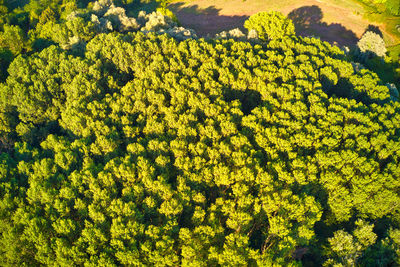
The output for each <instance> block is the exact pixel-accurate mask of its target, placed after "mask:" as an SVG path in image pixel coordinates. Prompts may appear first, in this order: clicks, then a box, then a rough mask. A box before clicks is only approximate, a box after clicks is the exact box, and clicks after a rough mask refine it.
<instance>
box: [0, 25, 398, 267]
mask: <svg viewBox="0 0 400 267" xmlns="http://www.w3.org/2000/svg"><path fill="white" fill-rule="evenodd" d="M288 32H291V33H292V31H288ZM281 37H282V36H281ZM343 58H344V55H343V53H342V52H341V51H340V49H338V48H337V47H332V46H330V45H329V44H327V43H323V42H321V41H319V40H316V39H311V38H298V37H294V36H290V37H283V38H271V40H270V41H269V42H268V43H263V44H262V45H258V44H257V45H255V44H250V43H247V42H236V41H233V40H218V41H215V40H212V41H209V42H206V41H204V40H186V41H182V42H177V41H176V40H174V39H172V38H171V37H168V36H167V35H162V36H160V35H156V34H154V33H151V34H143V33H129V34H117V33H110V34H100V35H97V36H96V37H95V38H94V39H92V40H91V41H89V43H88V44H87V46H86V48H85V50H84V55H82V56H80V57H78V56H72V55H69V54H68V53H67V52H65V51H63V50H62V49H60V48H57V47H55V46H51V47H49V48H46V49H44V50H43V51H42V52H40V53H35V54H32V55H30V56H28V57H25V58H24V57H18V58H17V59H16V60H14V61H13V62H12V63H11V66H10V68H9V70H8V71H9V76H8V78H7V82H6V83H5V84H4V85H2V86H0V88H1V89H0V96H1V98H0V107H2V108H4V110H6V109H7V110H10V112H6V113H4V112H2V113H1V120H2V121H5V122H6V123H7V126H6V132H7V134H8V135H10V136H12V137H13V138H14V139H13V140H15V141H16V142H14V143H13V144H12V151H11V152H8V153H3V154H0V200H1V203H0V204H1V205H0V233H1V235H0V251H1V252H0V253H1V255H2V257H0V261H1V265H13V266H23V265H28V266H35V265H53V266H120V265H127V266H137V265H138V266H245V265H250V266H256V265H259V266H271V265H272V264H275V265H277V266H278V265H282V266H294V265H296V264H297V265H298V264H300V263H299V261H298V260H299V257H298V256H295V255H298V254H299V252H298V251H301V250H302V251H309V252H308V253H309V255H308V257H311V258H313V257H314V258H315V259H316V261H317V263H316V264H322V263H323V262H325V261H326V262H327V263H329V262H332V263H348V262H350V263H351V264H353V263H357V264H358V263H360V264H364V263H365V262H371V261H372V262H373V261H374V259H375V258H374V257H380V258H379V259H381V258H383V257H386V258H385V260H386V262H387V263H388V264H394V262H395V261H396V260H397V259H396V257H397V256H395V255H396V254H395V253H398V242H397V241H398V240H397V239H398V238H397V236H398V235H397V232H396V231H397V230H398V226H399V223H400V221H399V216H398V214H399V211H400V206H399V205H400V196H399V190H400V182H399V181H400V177H399V175H400V167H399V161H400V150H399V147H400V140H399V133H400V105H399V103H398V102H393V101H391V100H390V94H389V89H388V88H387V87H386V86H383V85H382V83H381V81H380V80H379V79H378V78H377V76H376V74H374V73H372V72H370V71H367V70H364V71H362V72H358V73H355V72H354V70H353V67H352V65H351V64H350V63H349V62H346V61H344V60H343ZM11 111H12V112H11ZM3 131H4V130H3ZM1 134H2V132H1ZM396 214H397V215H396ZM373 223H375V224H379V225H380V227H381V228H380V229H381V230H380V235H379V236H378V233H374V231H375V230H374V227H373ZM344 225H345V226H346V230H341V229H342V228H343V227H344ZM383 226H384V227H383ZM384 229H387V231H386V232H385V230H384ZM390 229H392V230H390ZM389 231H390V232H389ZM382 232H384V233H382ZM396 238H397V239H396ZM385 242H386V243H385ZM396 242H397V243H396ZM341 244H344V245H345V247H343V248H340V247H339V246H340V245H341ZM385 244H388V245H387V246H386V247H385V249H386V250H384V249H382V250H380V249H379V248H377V247H378V246H382V248H383V246H384V245H385ZM311 247H312V248H313V249H312V250H311V249H309V248H311ZM374 249H375V250H374ZM371 251H372V252H371ZM382 251H383V252H382ZM385 251H389V252H388V253H386V252H385ZM375 252H376V253H375ZM384 252H385V253H384ZM379 253H381V254H379ZM349 257H352V258H351V259H352V261H348V260H347V259H348V258H349Z"/></svg>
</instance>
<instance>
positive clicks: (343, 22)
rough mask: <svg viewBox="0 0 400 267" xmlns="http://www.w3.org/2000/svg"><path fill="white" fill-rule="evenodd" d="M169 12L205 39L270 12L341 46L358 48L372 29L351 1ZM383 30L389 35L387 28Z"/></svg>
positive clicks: (239, 3)
mask: <svg viewBox="0 0 400 267" xmlns="http://www.w3.org/2000/svg"><path fill="white" fill-rule="evenodd" d="M169 8H170V9H171V10H172V11H173V12H174V13H175V14H176V16H177V17H178V19H179V21H180V22H181V23H182V25H183V26H185V27H188V28H192V29H194V30H196V31H197V33H198V34H199V35H200V36H202V37H205V36H206V35H207V34H209V35H211V36H213V35H215V34H216V33H219V32H221V31H224V30H230V29H234V28H241V29H243V23H244V21H245V20H246V19H247V18H248V17H249V16H251V15H252V14H255V13H257V12H261V11H270V10H276V11H280V12H282V13H283V14H285V15H287V16H288V17H289V18H291V19H292V20H293V21H294V24H295V26H296V32H297V34H299V35H301V36H310V35H312V36H318V37H320V38H321V40H324V41H328V42H330V43H332V44H338V45H347V46H349V45H354V44H355V43H357V40H358V38H360V37H361V35H362V34H363V33H364V32H365V30H366V29H367V28H368V26H369V25H371V23H370V22H369V21H367V20H365V19H363V18H362V15H361V14H362V13H363V12H364V11H363V8H362V7H361V6H360V5H358V4H355V3H354V2H352V1H349V0H304V1H299V0H280V1H265V0H264V1H262V0H245V1H243V0H193V1H187V2H174V3H172V4H171V5H170V6H169ZM374 25H375V26H377V27H379V26H381V25H377V24H374ZM380 29H381V31H382V32H383V34H384V35H387V34H386V33H385V32H384V31H383V27H380ZM385 37H386V38H390V36H389V37H388V36H385Z"/></svg>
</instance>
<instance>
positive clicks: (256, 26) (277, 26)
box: [244, 11, 295, 41]
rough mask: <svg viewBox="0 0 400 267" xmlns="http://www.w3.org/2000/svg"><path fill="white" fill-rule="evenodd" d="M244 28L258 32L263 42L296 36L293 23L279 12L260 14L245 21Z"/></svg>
mask: <svg viewBox="0 0 400 267" xmlns="http://www.w3.org/2000/svg"><path fill="white" fill-rule="evenodd" d="M244 27H245V28H246V29H248V30H249V31H251V30H256V31H257V34H258V37H259V38H260V39H261V40H264V41H265V40H272V39H277V38H283V37H285V36H292V35H294V34H295V32H294V25H293V22H292V21H291V20H290V19H288V18H287V17H285V16H284V15H283V14H282V13H280V12H277V11H270V12H259V13H257V14H255V15H252V16H250V18H249V19H248V20H246V21H245V23H244Z"/></svg>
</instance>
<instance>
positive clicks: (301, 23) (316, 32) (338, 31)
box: [288, 5, 358, 46]
mask: <svg viewBox="0 0 400 267" xmlns="http://www.w3.org/2000/svg"><path fill="white" fill-rule="evenodd" d="M288 18H290V19H291V20H292V21H293V23H294V26H295V27H296V32H297V33H298V34H299V35H301V36H310V35H312V36H318V37H320V39H321V40H323V41H327V42H329V43H331V44H337V45H339V46H343V45H346V46H353V45H355V44H356V43H357V41H358V38H357V36H356V35H355V33H354V32H352V31H351V30H348V29H346V28H345V27H343V26H342V25H341V24H339V23H331V24H327V23H326V22H322V18H323V13H322V10H321V8H320V7H318V6H315V5H313V6H303V7H300V8H297V9H294V10H293V11H292V12H290V13H289V15H288Z"/></svg>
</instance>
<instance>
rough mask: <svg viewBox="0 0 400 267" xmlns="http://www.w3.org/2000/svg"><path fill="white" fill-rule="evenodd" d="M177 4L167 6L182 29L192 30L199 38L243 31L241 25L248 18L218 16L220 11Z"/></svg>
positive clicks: (212, 7)
mask: <svg viewBox="0 0 400 267" xmlns="http://www.w3.org/2000/svg"><path fill="white" fill-rule="evenodd" d="M184 4H185V3H183V2H178V3H173V4H171V5H169V6H168V8H169V9H170V10H171V11H172V12H174V14H175V15H176V16H177V18H178V20H179V21H180V22H181V24H182V25H183V26H184V27H187V28H191V29H194V30H195V31H196V33H197V34H198V35H199V36H200V37H206V36H207V35H209V36H211V37H212V36H214V35H215V34H217V33H220V32H222V31H226V30H231V29H234V28H239V29H241V30H242V31H244V28H243V24H244V22H245V21H246V20H247V19H248V16H224V15H220V14H219V12H220V9H217V8H215V7H214V6H210V7H208V8H205V9H202V8H200V7H199V6H198V5H192V6H183V5H184Z"/></svg>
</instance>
